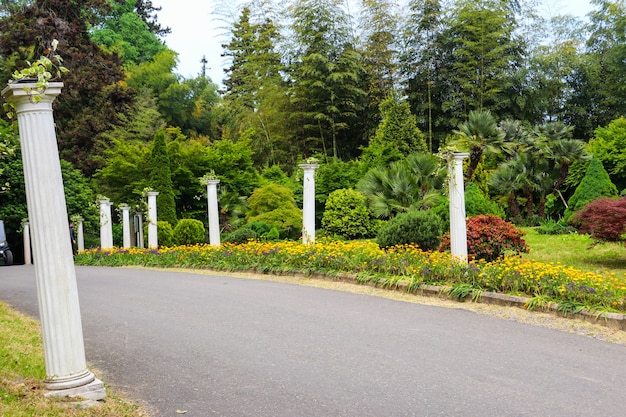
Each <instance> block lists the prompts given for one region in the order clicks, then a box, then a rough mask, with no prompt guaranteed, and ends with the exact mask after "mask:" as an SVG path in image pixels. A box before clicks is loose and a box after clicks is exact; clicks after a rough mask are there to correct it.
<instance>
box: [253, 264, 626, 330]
mask: <svg viewBox="0 0 626 417" xmlns="http://www.w3.org/2000/svg"><path fill="white" fill-rule="evenodd" d="M250 272H254V273H258V274H264V275H268V274H267V273H266V272H263V271H256V270H254V271H250ZM270 275H281V276H285V275H289V276H295V277H302V278H313V279H321V280H326V281H329V280H332V281H340V282H345V283H348V284H358V285H368V286H371V287H375V288H384V289H386V290H389V291H399V292H403V293H406V294H417V295H422V296H428V297H439V298H444V299H448V300H454V301H459V302H464V301H466V300H471V301H473V302H478V303H484V304H493V305H499V306H505V307H518V308H521V309H524V310H528V309H527V308H526V307H525V306H526V305H527V303H528V302H529V301H530V300H531V298H528V297H520V296H516V295H507V294H499V293H493V292H483V293H481V295H480V297H477V298H476V299H472V298H471V296H469V295H468V296H466V297H465V298H463V299H461V300H459V299H458V298H457V297H451V296H449V295H448V294H446V292H445V291H446V290H447V289H448V288H449V287H443V286H436V285H425V284H422V285H420V286H419V287H418V288H417V289H416V290H415V291H412V292H409V291H408V286H409V282H408V281H398V282H397V283H395V284H394V285H393V286H391V287H389V286H385V287H383V286H381V285H378V282H369V281H368V282H364V283H361V282H358V281H357V280H356V277H354V276H353V275H350V274H337V275H324V274H298V273H282V274H281V273H271V274H270ZM540 311H543V312H549V313H551V314H554V315H556V316H559V317H568V316H569V317H572V318H576V319H580V320H583V321H585V322H587V323H592V324H598V325H601V326H605V327H608V328H610V329H614V330H622V331H626V314H619V313H607V312H605V313H598V312H594V311H590V310H587V309H583V310H582V311H581V312H579V313H567V315H564V314H563V313H562V312H560V311H558V304H557V303H550V306H549V307H545V308H542V309H540Z"/></svg>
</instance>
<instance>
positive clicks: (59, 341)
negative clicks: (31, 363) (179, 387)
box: [2, 82, 106, 400]
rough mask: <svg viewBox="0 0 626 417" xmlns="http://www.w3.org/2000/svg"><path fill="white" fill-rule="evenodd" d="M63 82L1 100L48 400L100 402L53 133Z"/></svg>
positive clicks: (14, 90)
mask: <svg viewBox="0 0 626 417" xmlns="http://www.w3.org/2000/svg"><path fill="white" fill-rule="evenodd" d="M62 86H63V84H62V83H57V82H54V83H50V84H49V85H48V87H47V88H46V90H45V92H44V93H45V94H42V95H40V96H39V97H38V98H40V99H38V100H34V99H33V97H32V95H30V94H29V93H28V91H27V90H26V89H25V88H24V87H30V88H36V86H35V85H34V84H32V83H31V84H22V83H13V84H9V85H8V86H7V87H6V88H5V89H4V90H2V96H3V97H4V99H5V100H6V101H7V102H8V103H12V104H13V105H14V106H15V112H16V114H17V122H18V126H19V133H20V143H21V150H22V162H23V166H24V181H25V185H26V202H27V205H28V219H29V221H30V223H31V224H32V229H31V234H32V244H33V255H34V261H35V277H36V281H37V296H38V300H39V319H40V322H41V330H42V335H43V348H44V359H45V364H46V375H47V377H46V380H45V381H44V383H45V386H46V388H47V389H49V390H50V392H49V393H48V394H49V395H60V396H80V397H83V398H87V399H95V400H99V399H103V398H104V397H105V396H106V392H105V390H104V385H103V384H102V382H101V381H99V380H98V379H96V378H95V376H94V374H93V373H91V372H90V371H89V370H88V369H87V364H86V360H85V346H84V341H83V330H82V324H81V317H80V307H79V300H78V288H77V285H76V271H75V269H74V257H73V254H72V244H71V241H70V234H69V232H68V222H67V219H68V216H67V208H66V204H65V194H64V191H63V179H62V177H61V164H60V162H59V149H58V146H57V140H56V134H55V130H54V118H53V115H52V101H53V100H54V99H55V97H56V96H58V95H59V94H60V93H61V87H62Z"/></svg>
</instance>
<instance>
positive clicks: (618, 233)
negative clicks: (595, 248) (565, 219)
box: [572, 197, 626, 242]
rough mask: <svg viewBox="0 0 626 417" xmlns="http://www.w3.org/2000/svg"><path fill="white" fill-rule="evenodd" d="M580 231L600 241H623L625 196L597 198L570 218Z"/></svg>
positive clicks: (625, 225)
mask: <svg viewBox="0 0 626 417" xmlns="http://www.w3.org/2000/svg"><path fill="white" fill-rule="evenodd" d="M572 221H573V223H575V224H577V225H578V226H579V227H580V233H588V234H589V235H590V236H591V238H592V239H595V240H599V241H601V242H623V241H624V240H626V239H625V238H624V233H626V197H622V198H620V199H618V200H617V199H613V198H607V197H605V198H598V199H596V200H594V201H592V202H591V203H589V204H587V205H586V206H585V207H584V208H583V209H582V210H580V211H579V212H578V213H576V215H574V217H573V218H572Z"/></svg>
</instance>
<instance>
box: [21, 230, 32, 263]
mask: <svg viewBox="0 0 626 417" xmlns="http://www.w3.org/2000/svg"><path fill="white" fill-rule="evenodd" d="M22 228H23V230H24V236H23V238H24V265H31V264H32V263H33V260H32V257H31V253H30V223H29V222H24V223H22Z"/></svg>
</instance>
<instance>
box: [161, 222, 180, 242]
mask: <svg viewBox="0 0 626 417" xmlns="http://www.w3.org/2000/svg"><path fill="white" fill-rule="evenodd" d="M157 236H158V239H159V246H164V247H169V246H174V245H176V239H174V229H173V228H172V225H171V224H170V223H169V222H166V221H165V220H157Z"/></svg>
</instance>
